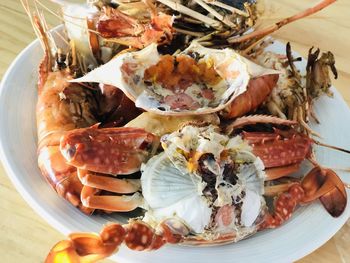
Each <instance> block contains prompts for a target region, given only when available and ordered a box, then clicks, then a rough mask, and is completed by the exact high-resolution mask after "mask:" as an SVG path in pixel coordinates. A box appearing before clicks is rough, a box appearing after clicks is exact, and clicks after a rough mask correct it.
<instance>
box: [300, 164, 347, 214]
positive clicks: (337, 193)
mask: <svg viewBox="0 0 350 263" xmlns="http://www.w3.org/2000/svg"><path fill="white" fill-rule="evenodd" d="M301 186H302V187H303V189H304V191H305V197H304V198H303V200H302V203H308V202H311V201H313V200H315V199H317V198H319V199H320V201H321V203H322V204H323V206H324V208H325V209H326V210H327V211H328V213H329V214H330V215H331V216H333V217H339V216H340V215H341V214H342V213H343V212H344V210H345V207H346V203H347V194H346V190H345V186H344V184H343V182H342V181H341V180H340V178H339V177H338V176H337V174H336V173H335V172H334V171H333V170H331V169H326V168H321V167H319V166H318V167H315V168H313V169H312V170H311V171H310V172H309V173H308V174H307V175H306V176H305V177H304V179H303V180H302V182H301Z"/></svg>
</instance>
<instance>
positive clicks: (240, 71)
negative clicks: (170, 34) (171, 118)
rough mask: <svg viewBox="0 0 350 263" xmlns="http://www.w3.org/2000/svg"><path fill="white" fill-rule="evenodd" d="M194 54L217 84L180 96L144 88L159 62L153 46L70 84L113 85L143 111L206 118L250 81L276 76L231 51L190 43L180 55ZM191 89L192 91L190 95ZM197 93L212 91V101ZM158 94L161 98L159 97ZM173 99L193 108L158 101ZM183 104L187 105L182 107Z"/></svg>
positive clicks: (230, 100) (229, 100) (170, 91)
mask: <svg viewBox="0 0 350 263" xmlns="http://www.w3.org/2000/svg"><path fill="white" fill-rule="evenodd" d="M190 54H196V56H197V57H199V61H201V62H203V63H206V64H207V65H213V68H214V70H215V72H216V73H217V74H218V75H219V76H220V81H219V83H216V84H212V85H209V84H208V85H207V84H205V87H204V88H203V87H202V86H199V87H198V85H197V84H191V86H190V87H189V88H188V89H187V90H186V91H185V92H182V93H179V92H178V91H176V90H175V91H174V90H169V89H165V88H163V87H162V86H160V87H159V86H157V87H156V86H155V84H152V86H151V87H150V86H147V85H146V84H145V83H144V73H145V71H146V70H147V69H148V68H150V67H151V66H154V65H156V64H157V63H158V62H159V61H160V58H161V55H160V54H159V53H158V50H157V45H156V44H151V45H149V46H148V47H146V48H144V49H142V50H140V51H136V52H126V53H124V54H121V55H119V56H117V57H115V58H114V59H112V60H111V61H109V62H108V63H106V64H104V65H102V66H101V67H99V68H97V69H95V70H93V71H91V72H89V73H88V74H86V75H85V76H83V77H81V78H78V79H75V80H72V82H99V83H103V84H109V85H113V86H115V87H118V88H119V89H121V90H122V91H123V92H124V93H125V94H126V95H127V96H128V97H129V98H130V99H131V100H132V101H134V102H135V104H136V106H137V107H140V108H143V109H144V110H146V111H149V112H153V113H156V114H161V115H177V116H180V115H182V116H184V115H193V114H209V113H214V112H218V111H220V110H222V109H224V108H225V107H226V106H228V105H229V104H230V103H231V102H232V101H233V100H234V99H235V98H237V96H239V95H240V94H242V93H243V92H245V91H246V89H247V85H248V82H249V79H250V77H258V76H262V75H268V74H276V72H277V71H275V70H271V69H265V68H263V67H261V66H259V65H257V64H254V63H253V62H251V61H249V60H247V59H245V58H243V57H242V56H240V55H239V54H237V53H236V52H235V51H234V50H232V49H229V48H226V49H223V50H218V49H210V48H205V47H203V46H201V45H199V44H198V43H196V42H193V43H192V44H191V45H190V46H189V47H188V48H187V49H186V50H184V51H183V52H181V53H180V55H186V56H190ZM191 89H192V91H190V90H191ZM198 89H199V90H200V92H202V91H203V90H205V89H210V90H212V91H213V94H214V99H208V100H209V102H208V101H205V100H204V102H203V101H201V100H203V98H202V97H204V96H201V95H200V93H198ZM159 94H161V96H159ZM162 96H164V98H166V97H169V98H174V100H178V101H180V102H181V103H186V100H189V101H193V102H196V103H197V106H196V107H195V108H192V109H191V107H187V108H186V106H185V107H184V108H179V107H177V108H176V107H175V108H172V107H171V106H170V105H168V104H170V102H166V100H164V101H162V99H160V98H159V97H162ZM186 104H187V103H186Z"/></svg>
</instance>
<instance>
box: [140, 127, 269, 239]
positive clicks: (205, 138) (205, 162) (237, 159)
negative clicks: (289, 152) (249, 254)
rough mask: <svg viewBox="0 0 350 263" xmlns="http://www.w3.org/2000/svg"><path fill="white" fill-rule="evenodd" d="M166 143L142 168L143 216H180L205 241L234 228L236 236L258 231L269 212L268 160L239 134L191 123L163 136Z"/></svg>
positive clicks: (153, 220) (160, 218)
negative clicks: (266, 197)
mask: <svg viewBox="0 0 350 263" xmlns="http://www.w3.org/2000/svg"><path fill="white" fill-rule="evenodd" d="M162 146H163V148H164V152H163V153H161V154H159V155H156V156H154V157H153V158H152V159H151V160H150V161H148V162H147V163H146V164H143V166H142V168H141V170H142V177H141V186H142V193H143V196H144V199H145V203H146V204H147V205H148V211H147V213H146V216H145V218H144V219H143V220H144V221H146V222H147V223H149V224H150V225H156V223H157V222H162V221H164V220H165V219H167V218H176V219H177V220H178V221H179V222H182V223H183V224H184V225H186V226H187V227H188V229H189V231H190V233H191V234H192V235H194V236H196V237H197V238H198V237H201V238H204V239H205V240H214V239H216V238H217V237H218V236H220V235H224V234H228V233H229V234H232V233H234V235H232V236H233V237H234V240H236V241H237V240H239V239H241V238H244V237H246V236H247V235H248V234H251V233H253V232H255V231H256V230H257V225H258V223H259V222H258V221H259V220H258V218H259V216H262V215H263V214H264V211H265V201H264V198H263V197H262V195H263V192H264V179H265V174H264V172H263V169H264V165H263V163H262V161H261V160H260V159H259V158H257V157H255V156H254V155H253V154H252V152H251V147H250V146H249V145H248V144H246V143H244V142H243V140H242V139H241V137H239V136H236V137H233V138H229V137H228V136H226V135H223V134H220V133H219V132H218V130H217V127H215V126H206V127H196V126H191V125H188V126H185V127H183V128H182V129H181V130H179V131H177V132H173V133H172V134H170V135H167V136H163V137H162Z"/></svg>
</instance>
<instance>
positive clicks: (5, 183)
mask: <svg viewBox="0 0 350 263" xmlns="http://www.w3.org/2000/svg"><path fill="white" fill-rule="evenodd" d="M42 1H43V2H47V1H46V0H42ZM277 2H279V3H280V4H279V7H276V9H275V11H276V12H275V13H274V15H273V17H274V18H281V17H284V16H286V15H287V14H289V15H290V14H293V13H295V12H296V10H301V9H304V8H306V7H307V6H310V5H311V4H312V3H315V1H311V0H303V1H291V0H283V1H282V0H279V1H277ZM316 2H317V0H316ZM48 6H51V7H53V5H52V4H48ZM53 9H54V10H57V7H56V8H55V7H53ZM349 12H350V1H338V2H337V3H335V4H334V5H333V6H331V7H329V8H327V9H326V10H324V11H322V12H320V13H318V14H316V15H314V16H312V17H310V18H308V19H304V20H303V21H299V22H296V23H294V24H292V25H289V26H287V27H285V28H283V29H281V30H280V31H279V32H278V33H277V34H275V37H276V38H278V39H281V40H283V41H290V42H291V43H292V47H293V49H295V50H297V51H299V52H300V53H301V54H303V55H304V56H306V55H307V50H308V48H309V47H311V46H316V47H320V48H321V49H322V50H331V51H332V52H333V53H334V54H335V57H336V60H337V68H338V70H339V75H340V76H339V79H338V80H336V81H334V84H335V86H336V87H337V89H338V90H339V91H340V92H341V93H342V95H343V96H344V98H345V100H346V101H347V102H348V103H349V104H350V87H349V86H350V66H349V61H350V51H349V47H350V45H349V43H350V16H349ZM47 17H48V22H49V24H50V25H55V24H58V23H59V21H58V20H57V19H55V18H54V17H53V16H50V15H48V16H47ZM271 20H272V19H271ZM34 38H35V37H34V34H33V30H32V28H31V25H30V23H29V20H28V18H27V17H26V15H25V13H24V11H23V9H22V7H21V5H20V3H19V1H16V0H7V1H1V2H0V78H1V77H2V76H3V74H4V72H5V71H6V69H7V67H8V66H9V64H10V63H11V61H12V60H13V59H14V58H15V56H16V55H17V54H18V53H19V52H20V51H21V50H22V49H23V48H24V47H25V46H26V45H28V44H29V43H30V42H31V41H32V40H33V39H34ZM18 77H20V76H18ZM23 88H25V87H23ZM0 125H1V124H0ZM0 211H1V212H0V214H1V216H0V255H1V260H0V261H1V262H23V263H24V262H43V261H44V259H45V256H46V254H47V252H48V251H49V249H50V248H51V246H52V245H53V244H55V243H56V242H57V241H58V240H61V239H63V238H64V236H63V235H62V234H60V233H58V232H57V231H56V230H54V229H53V228H52V227H51V226H49V225H48V224H47V223H46V222H45V221H44V220H43V219H42V218H40V217H39V216H38V215H37V214H36V213H35V212H34V211H33V210H32V209H31V208H30V207H29V206H28V205H27V203H26V202H25V200H23V199H22V197H21V196H20V195H19V193H18V192H17V191H16V189H15V188H14V187H13V185H12V184H11V182H10V181H9V179H8V178H7V176H6V173H5V171H4V170H3V168H2V167H1V165H0ZM349 230H350V221H349V222H348V223H347V224H346V225H345V226H344V227H343V228H342V229H341V230H340V231H339V232H338V233H337V234H336V235H335V236H334V237H333V238H332V239H331V240H330V241H328V242H327V243H326V244H325V245H324V246H322V247H321V248H319V249H318V250H316V251H315V252H313V253H312V254H310V255H309V256H307V257H305V258H303V259H302V260H300V261H299V262H303V263H307V262H349V261H350V249H348V247H349V246H350V231H349ZM106 262H107V261H106Z"/></svg>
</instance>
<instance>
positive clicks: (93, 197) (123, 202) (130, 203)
mask: <svg viewBox="0 0 350 263" xmlns="http://www.w3.org/2000/svg"><path fill="white" fill-rule="evenodd" d="M99 193H100V189H97V188H93V187H90V186H84V188H83V190H82V193H81V202H82V203H83V205H84V206H86V207H89V208H94V209H101V210H105V211H113V212H128V211H132V210H135V209H136V208H137V207H139V206H141V205H142V204H143V198H142V196H141V194H139V193H134V194H133V195H121V196H117V195H98V194H99Z"/></svg>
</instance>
